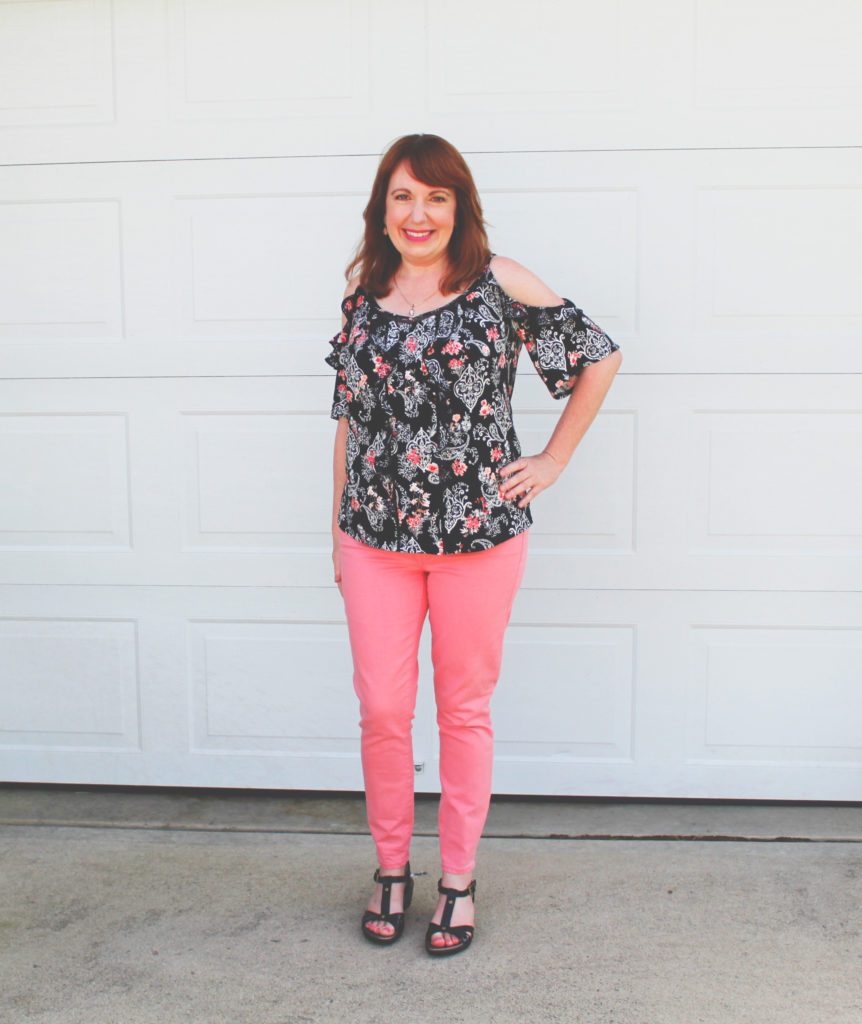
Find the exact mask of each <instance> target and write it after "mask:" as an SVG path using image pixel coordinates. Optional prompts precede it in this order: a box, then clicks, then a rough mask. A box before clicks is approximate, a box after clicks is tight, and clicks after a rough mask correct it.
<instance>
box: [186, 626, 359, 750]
mask: <svg viewBox="0 0 862 1024" xmlns="http://www.w3.org/2000/svg"><path fill="white" fill-rule="evenodd" d="M189 643H190V672H191V681H192V688H191V718H192V722H191V724H192V736H191V750H192V751H193V752H201V753H204V752H208V751H223V752H233V753H238V752H243V751H247V752H252V751H275V752H278V751H284V750H286V749H289V750H290V751H291V752H292V753H295V754H300V753H301V754H303V755H304V756H312V755H313V754H314V753H315V752H317V753H319V754H320V753H321V752H322V753H323V754H324V755H333V754H336V753H346V754H349V755H351V756H352V757H356V755H357V752H358V742H359V741H358V737H357V728H356V721H357V711H356V709H355V707H354V701H352V700H349V699H347V692H348V691H349V690H350V688H351V679H352V674H353V669H352V661H351V657H350V645H349V643H348V639H347V632H346V629H345V627H344V626H343V625H342V624H340V623H339V624H338V625H335V624H318V623H308V622H243V621H235V622H193V623H190V624H189ZM303 680H305V681H307V685H303V683H302V681H303Z"/></svg>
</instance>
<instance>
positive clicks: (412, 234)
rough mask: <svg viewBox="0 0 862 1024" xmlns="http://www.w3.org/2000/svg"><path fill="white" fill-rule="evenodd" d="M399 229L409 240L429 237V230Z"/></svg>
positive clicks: (420, 239) (419, 240)
mask: <svg viewBox="0 0 862 1024" xmlns="http://www.w3.org/2000/svg"><path fill="white" fill-rule="evenodd" d="M401 230H402V231H403V232H404V234H405V235H406V237H407V238H408V239H409V240H410V241H411V242H424V241H425V239H426V238H430V237H431V232H430V231H408V230H407V228H402V229H401Z"/></svg>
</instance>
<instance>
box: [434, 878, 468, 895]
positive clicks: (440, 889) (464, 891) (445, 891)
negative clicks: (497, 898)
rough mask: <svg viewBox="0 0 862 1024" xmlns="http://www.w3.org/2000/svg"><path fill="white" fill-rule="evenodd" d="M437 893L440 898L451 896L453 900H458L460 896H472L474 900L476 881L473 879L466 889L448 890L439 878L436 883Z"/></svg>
mask: <svg viewBox="0 0 862 1024" xmlns="http://www.w3.org/2000/svg"><path fill="white" fill-rule="evenodd" d="M437 892H439V893H440V895H441V896H452V897H454V898H455V899H459V898H460V897H462V896H472V897H473V898H474V899H475V897H476V879H475V878H474V879H473V881H472V882H471V883H470V884H469V885H468V886H467V888H466V889H448V888H447V887H446V886H445V885H443V879H442V878H441V879H440V881H439V882H438V883H437Z"/></svg>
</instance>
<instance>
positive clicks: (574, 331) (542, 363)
mask: <svg viewBox="0 0 862 1024" xmlns="http://www.w3.org/2000/svg"><path fill="white" fill-rule="evenodd" d="M510 318H511V322H512V326H513V328H514V330H515V332H516V333H517V335H518V337H519V338H520V339H521V341H522V342H523V345H524V348H525V349H526V350H527V352H528V353H529V355H530V358H531V359H532V360H533V364H534V365H535V367H536V369H537V370H538V373H539V376H540V377H541V378H542V380H543V381H544V382H545V386H546V387H547V389H548V391H550V392H551V394H552V395H553V396H554V398H564V397H565V396H566V395H568V394H569V393H570V391H571V389H572V387H573V386H574V384H575V381H576V380H577V378H578V376H579V375H580V373H581V371H582V370H583V368H584V367H585V366H589V365H590V363H597V362H599V360H600V359H604V358H605V357H606V356H609V355H610V354H611V353H612V352H616V351H617V349H618V348H619V346H618V345H615V344H614V342H613V341H611V339H610V338H609V337H608V335H607V334H605V332H604V331H603V330H602V329H601V327H599V326H598V324H595V323H593V321H592V320H590V318H589V317H588V316H585V315H584V312H583V310H580V309H578V307H577V306H576V305H575V304H574V303H573V302H571V301H570V300H569V299H564V300H563V304H562V305H561V306H525V305H524V304H523V303H521V302H515V301H514V300H512V302H511V306H510Z"/></svg>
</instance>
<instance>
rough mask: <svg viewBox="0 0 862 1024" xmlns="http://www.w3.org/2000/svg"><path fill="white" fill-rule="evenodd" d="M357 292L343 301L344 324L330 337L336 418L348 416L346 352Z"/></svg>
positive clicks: (333, 413) (332, 415) (333, 407)
mask: <svg viewBox="0 0 862 1024" xmlns="http://www.w3.org/2000/svg"><path fill="white" fill-rule="evenodd" d="M357 294H358V293H357V292H354V293H353V294H352V295H348V296H347V298H346V299H345V300H344V301H343V302H342V303H341V312H342V313H343V314H344V319H345V322H344V326H343V327H342V328H341V330H340V331H339V332H338V334H336V335H335V337H333V338H331V339H330V342H329V344H330V346H331V351H330V352H329V355H327V356H326V362H327V364H328V365H329V366H331V367H332V368H333V370H335V371H336V374H335V386H334V388H333V392H332V411H331V412H330V416H331V417H332V419H334V420H340V419H342V418H343V417H345V416H347V412H348V403H349V400H350V392H349V390H348V387H347V370H346V367H345V365H344V363H345V358H344V357H345V352H346V351H347V348H348V345H349V339H350V331H351V328H352V326H353V313H354V310H355V309H356V300H357Z"/></svg>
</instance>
